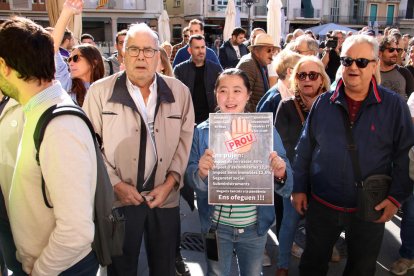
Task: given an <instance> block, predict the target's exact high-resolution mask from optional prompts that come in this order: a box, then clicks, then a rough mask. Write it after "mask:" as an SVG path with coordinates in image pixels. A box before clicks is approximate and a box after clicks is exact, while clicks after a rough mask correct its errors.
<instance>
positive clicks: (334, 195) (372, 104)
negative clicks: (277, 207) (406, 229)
mask: <svg viewBox="0 0 414 276" xmlns="http://www.w3.org/2000/svg"><path fill="white" fill-rule="evenodd" d="M344 114H345V115H346V116H349V115H348V105H347V102H346V98H345V92H344V84H343V81H342V79H341V80H340V81H339V82H338V85H337V87H336V90H335V91H332V92H331V93H323V94H322V95H321V96H320V97H319V98H318V99H317V100H316V101H315V103H314V104H313V106H312V109H311V111H310V114H309V116H308V119H307V121H306V123H305V126H304V129H303V131H302V134H301V137H300V139H299V143H298V145H297V147H296V156H295V162H294V164H293V169H294V172H295V173H294V185H293V186H294V187H293V192H294V193H298V192H302V193H306V192H307V191H308V185H310V187H311V190H312V195H313V197H314V198H315V199H316V200H318V201H320V202H322V203H324V204H325V205H329V206H330V207H331V208H334V209H338V210H343V208H346V209H349V208H351V209H353V208H355V207H356V205H357V188H356V186H355V181H356V179H355V176H354V171H353V167H352V161H351V157H350V154H349V150H348V143H347V139H346V129H345V125H344V118H343V115H344ZM352 133H353V137H354V140H355V146H356V150H357V156H358V159H359V164H360V170H361V175H362V178H363V179H366V178H367V177H368V176H370V175H373V174H387V175H390V176H391V177H392V183H391V187H390V191H389V194H388V199H389V200H390V201H392V202H393V203H394V204H395V205H397V206H399V205H400V204H401V203H403V202H404V201H405V200H406V199H407V198H408V197H409V196H410V195H412V192H413V181H412V180H411V179H410V178H409V175H408V164H409V160H408V151H409V150H410V148H411V147H412V146H413V145H414V128H413V123H412V120H411V116H410V112H409V110H408V106H407V104H406V103H405V102H404V100H403V99H402V98H401V97H400V96H399V95H397V94H396V93H394V92H392V91H391V90H389V89H387V88H385V87H382V86H377V84H376V82H375V81H374V80H373V81H372V83H371V86H370V91H369V94H368V96H367V98H366V99H365V100H364V101H363V103H362V105H361V109H360V110H359V112H358V115H357V118H356V120H355V122H354V123H353V127H352Z"/></svg>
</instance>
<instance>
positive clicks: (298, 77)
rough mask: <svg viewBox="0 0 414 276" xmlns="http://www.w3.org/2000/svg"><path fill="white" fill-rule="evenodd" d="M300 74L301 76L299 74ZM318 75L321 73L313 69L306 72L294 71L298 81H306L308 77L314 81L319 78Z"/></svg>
mask: <svg viewBox="0 0 414 276" xmlns="http://www.w3.org/2000/svg"><path fill="white" fill-rule="evenodd" d="M300 75H302V76H300ZM311 75H313V76H315V77H311ZM319 76H321V73H319V72H315V71H309V73H306V72H300V73H296V79H298V80H300V81H306V79H309V80H310V81H316V80H318V79H319ZM303 77H304V78H303Z"/></svg>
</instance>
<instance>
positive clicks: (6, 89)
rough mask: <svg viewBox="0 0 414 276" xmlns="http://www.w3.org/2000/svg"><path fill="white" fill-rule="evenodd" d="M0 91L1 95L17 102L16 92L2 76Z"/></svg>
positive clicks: (0, 77) (0, 76) (0, 78)
mask: <svg viewBox="0 0 414 276" xmlns="http://www.w3.org/2000/svg"><path fill="white" fill-rule="evenodd" d="M0 90H1V91H2V93H3V94H4V95H6V96H8V97H10V98H13V99H15V100H16V101H19V99H18V95H19V93H18V90H17V88H16V87H14V86H13V85H12V84H11V83H9V82H8V81H7V80H6V79H5V78H4V77H3V76H2V75H0Z"/></svg>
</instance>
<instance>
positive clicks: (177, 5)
mask: <svg viewBox="0 0 414 276" xmlns="http://www.w3.org/2000/svg"><path fill="white" fill-rule="evenodd" d="M178 7H181V0H174V8H178Z"/></svg>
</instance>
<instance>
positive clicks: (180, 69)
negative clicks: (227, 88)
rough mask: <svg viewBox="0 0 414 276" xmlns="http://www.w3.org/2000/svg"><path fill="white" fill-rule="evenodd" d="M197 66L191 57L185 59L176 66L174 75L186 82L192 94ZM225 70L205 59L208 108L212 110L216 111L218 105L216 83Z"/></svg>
mask: <svg viewBox="0 0 414 276" xmlns="http://www.w3.org/2000/svg"><path fill="white" fill-rule="evenodd" d="M195 69H196V66H195V64H194V62H193V60H192V58H190V59H189V60H187V61H184V62H182V63H180V64H178V65H177V66H176V67H175V68H174V75H175V77H176V78H177V79H179V80H180V81H181V82H182V83H184V84H185V85H186V86H187V87H188V89H190V93H191V96H193V93H194V80H195V72H196V70H195ZM222 71H223V68H221V66H220V65H218V64H216V63H214V62H212V61H210V60H208V59H206V61H205V70H204V85H205V88H206V95H207V102H208V108H209V110H210V112H215V108H216V106H217V103H216V97H215V96H214V85H215V84H216V80H217V77H218V76H219V75H220V73H221V72H222Z"/></svg>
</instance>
